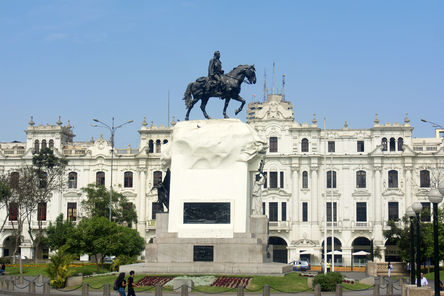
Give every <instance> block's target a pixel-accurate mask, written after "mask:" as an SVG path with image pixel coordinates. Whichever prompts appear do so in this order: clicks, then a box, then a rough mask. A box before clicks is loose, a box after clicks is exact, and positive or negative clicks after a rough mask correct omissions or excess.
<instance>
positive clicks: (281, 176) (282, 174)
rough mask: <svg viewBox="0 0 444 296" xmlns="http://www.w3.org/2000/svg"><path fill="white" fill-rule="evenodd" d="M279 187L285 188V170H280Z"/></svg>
mask: <svg viewBox="0 0 444 296" xmlns="http://www.w3.org/2000/svg"><path fill="white" fill-rule="evenodd" d="M279 188H284V172H279Z"/></svg>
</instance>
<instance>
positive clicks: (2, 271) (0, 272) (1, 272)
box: [0, 263, 6, 275]
mask: <svg viewBox="0 0 444 296" xmlns="http://www.w3.org/2000/svg"><path fill="white" fill-rule="evenodd" d="M5 270H6V265H5V263H2V267H0V275H3V273H4V272H5Z"/></svg>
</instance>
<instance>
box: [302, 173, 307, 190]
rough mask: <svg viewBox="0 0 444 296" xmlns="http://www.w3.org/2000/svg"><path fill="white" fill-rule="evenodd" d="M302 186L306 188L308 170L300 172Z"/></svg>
mask: <svg viewBox="0 0 444 296" xmlns="http://www.w3.org/2000/svg"><path fill="white" fill-rule="evenodd" d="M302 188H308V172H307V171H303V172H302Z"/></svg>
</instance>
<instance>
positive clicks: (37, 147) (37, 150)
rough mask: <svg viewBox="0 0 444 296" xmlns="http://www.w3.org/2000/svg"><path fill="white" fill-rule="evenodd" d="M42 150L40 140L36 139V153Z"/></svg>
mask: <svg viewBox="0 0 444 296" xmlns="http://www.w3.org/2000/svg"><path fill="white" fill-rule="evenodd" d="M39 151H40V142H39V140H35V141H34V153H39Z"/></svg>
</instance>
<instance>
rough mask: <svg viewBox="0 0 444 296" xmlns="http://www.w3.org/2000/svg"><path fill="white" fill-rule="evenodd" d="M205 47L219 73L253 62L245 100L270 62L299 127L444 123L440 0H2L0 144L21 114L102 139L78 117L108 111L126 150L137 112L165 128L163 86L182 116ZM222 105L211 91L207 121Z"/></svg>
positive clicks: (105, 116) (18, 136)
mask: <svg viewBox="0 0 444 296" xmlns="http://www.w3.org/2000/svg"><path fill="white" fill-rule="evenodd" d="M215 50H220V51H221V61H222V66H223V68H224V69H225V70H226V71H228V70H231V69H232V68H233V67H235V66H237V65H239V64H255V66H256V70H257V78H258V82H257V84H256V85H244V86H243V89H242V92H241V95H242V96H243V97H244V98H245V99H247V101H248V102H251V101H252V95H253V94H256V98H257V99H262V97H263V83H264V71H266V72H267V85H268V87H269V88H271V83H272V79H271V76H272V75H271V74H272V65H273V61H275V62H276V77H277V78H276V88H277V89H279V91H280V89H281V77H282V74H286V98H287V100H290V101H291V102H292V103H293V105H294V111H295V112H294V113H295V119H296V121H298V122H309V121H310V120H311V118H312V114H313V113H316V114H317V117H318V120H319V122H322V118H323V117H324V116H325V117H326V118H327V127H328V128H341V127H342V126H343V124H344V121H345V120H347V121H348V124H349V127H350V128H369V127H371V126H372V124H373V120H374V117H375V113H378V114H379V118H380V120H381V122H395V121H396V122H402V121H403V118H404V116H405V113H407V112H408V113H409V117H410V119H411V124H412V125H413V126H414V127H415V130H414V136H415V137H424V136H430V137H432V136H433V134H434V132H433V128H432V127H431V126H430V125H428V124H424V123H421V122H420V121H419V120H420V118H422V117H424V118H427V119H429V120H431V121H436V122H438V123H441V124H444V116H443V106H444V81H443V78H444V61H443V55H444V1H437V0H436V1H433V0H430V1H406V0H402V1H386V0H384V1H377V0H372V1H356V0H350V1H340V0H335V1H316V0H315V1H308V0H307V1H257V0H255V1H206V0H205V1H204V0H202V1H200V0H196V1H195V0H190V1H142V0H133V1H123V0H122V1H115V0H69V1H68V0H40V1H25V0H23V1H17V0H1V1H0V98H1V105H0V106H1V107H0V108H1V116H0V141H2V142H6V141H12V140H22V141H23V140H25V134H24V130H25V129H26V127H27V123H28V121H29V116H30V115H33V116H34V121H35V122H36V123H37V124H40V123H43V124H46V123H52V124H54V123H55V122H56V121H57V118H58V115H61V116H62V121H64V122H66V120H68V119H69V120H71V124H72V125H73V126H74V127H75V128H74V132H75V134H77V137H76V139H77V140H89V139H90V138H91V136H94V137H97V136H98V135H99V134H100V133H104V135H105V136H108V133H107V132H106V131H105V130H100V129H97V128H93V127H91V125H90V124H91V123H92V118H94V117H97V118H99V119H101V120H103V121H106V122H110V121H111V117H112V116H114V117H115V118H116V122H123V121H126V120H130V119H133V120H134V121H135V123H133V124H132V125H130V126H126V127H125V128H122V129H120V130H118V132H117V137H116V144H117V146H119V147H125V146H126V145H127V144H131V145H133V146H137V145H138V141H139V137H138V136H139V135H138V133H137V130H138V129H139V128H140V126H141V122H142V121H143V117H144V116H146V117H147V121H148V122H150V121H154V123H155V124H166V123H167V98H168V91H169V92H170V106H171V107H170V110H171V112H170V113H171V115H174V116H175V117H176V118H178V119H180V120H183V119H184V116H185V107H184V102H183V100H182V98H183V93H184V91H185V88H186V86H187V84H188V83H189V82H191V81H194V80H195V79H196V78H197V77H199V76H203V75H207V67H208V61H209V60H210V58H211V57H212V55H213V52H214V51H215ZM222 106H223V102H222V101H220V100H219V99H211V100H210V102H209V104H208V112H209V114H210V116H212V117H213V118H221V117H222ZM237 107H238V103H237V102H232V103H231V104H230V107H229V115H231V116H234V109H235V108H237ZM245 110H246V108H245V109H244V111H242V113H240V115H239V118H241V119H242V120H244V119H245ZM201 118H202V115H201V112H200V109H199V108H198V106H196V107H195V109H193V111H192V113H191V119H201Z"/></svg>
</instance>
